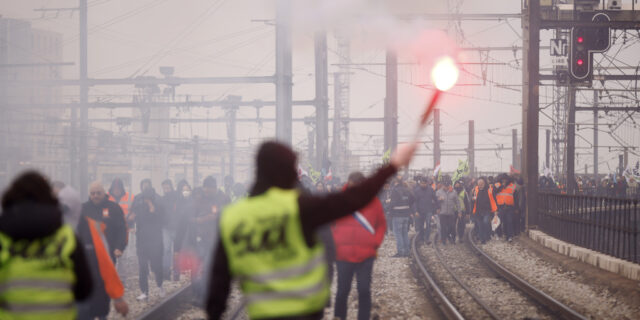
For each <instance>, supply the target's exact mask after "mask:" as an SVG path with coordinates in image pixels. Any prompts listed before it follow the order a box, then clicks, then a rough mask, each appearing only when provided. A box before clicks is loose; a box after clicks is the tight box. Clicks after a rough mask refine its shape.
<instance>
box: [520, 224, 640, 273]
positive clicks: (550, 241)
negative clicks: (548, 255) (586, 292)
mask: <svg viewBox="0 0 640 320" xmlns="http://www.w3.org/2000/svg"><path fill="white" fill-rule="evenodd" d="M529 238H531V239H532V240H533V241H535V242H537V243H539V244H541V245H542V246H544V247H547V248H549V249H551V250H553V251H555V252H558V253H560V254H563V255H566V256H569V257H572V258H574V259H577V260H579V261H582V262H584V263H588V264H590V265H593V266H596V267H598V268H600V269H603V270H606V271H609V272H613V273H617V274H619V275H621V276H623V277H626V278H629V279H631V280H640V264H636V263H632V262H629V261H624V260H622V259H618V258H615V257H612V256H609V255H606V254H602V253H599V252H596V251H593V250H590V249H586V248H582V247H578V246H576V245H572V244H570V243H567V242H564V241H562V240H559V239H556V238H554V237H551V236H549V235H547V234H546V233H544V232H542V231H540V230H529Z"/></svg>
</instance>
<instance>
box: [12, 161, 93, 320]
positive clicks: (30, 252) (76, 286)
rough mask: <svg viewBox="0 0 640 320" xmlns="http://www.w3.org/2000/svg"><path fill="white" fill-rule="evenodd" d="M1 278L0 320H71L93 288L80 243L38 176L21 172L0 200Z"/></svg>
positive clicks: (42, 178)
mask: <svg viewBox="0 0 640 320" xmlns="http://www.w3.org/2000/svg"><path fill="white" fill-rule="evenodd" d="M52 262H53V263H52ZM0 275H1V276H0V287H2V288H3V289H2V291H0V301H2V303H1V304H0V319H54V320H55V319H61V320H62V319H75V318H76V314H77V311H76V308H75V304H74V302H80V301H82V300H86V299H87V298H88V297H89V295H90V293H91V290H92V288H93V281H92V278H91V271H90V269H89V266H88V264H87V260H86V256H85V252H84V250H83V246H82V243H81V242H80V240H79V239H78V238H77V237H76V235H75V234H74V232H73V229H72V228H71V227H70V226H69V225H66V224H64V223H63V217H62V211H61V209H60V206H59V203H58V200H57V199H56V198H55V197H54V196H53V191H52V189H51V186H50V185H49V183H48V182H47V181H46V179H45V178H44V177H43V176H41V175H40V174H39V173H37V172H33V171H30V172H26V173H23V174H21V175H20V176H19V177H17V178H16V179H15V180H14V181H13V182H12V184H11V185H10V186H9V188H8V189H7V191H6V192H5V193H4V195H3V197H2V215H0Z"/></svg>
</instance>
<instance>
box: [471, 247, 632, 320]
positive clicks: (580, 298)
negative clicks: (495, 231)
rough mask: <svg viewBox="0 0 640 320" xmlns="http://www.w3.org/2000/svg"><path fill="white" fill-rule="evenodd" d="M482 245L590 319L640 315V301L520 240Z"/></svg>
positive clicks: (525, 276)
mask: <svg viewBox="0 0 640 320" xmlns="http://www.w3.org/2000/svg"><path fill="white" fill-rule="evenodd" d="M480 248H481V249H482V250H483V251H485V252H486V253H487V254H489V255H490V256H491V257H492V258H494V259H495V260H497V261H498V262H499V263H500V264H502V265H503V266H505V267H506V268H508V269H509V270H510V271H512V272H514V273H515V274H517V275H518V276H520V277H521V278H523V279H524V280H526V281H527V282H529V283H531V284H532V285H534V286H535V287H537V288H538V289H540V290H542V291H544V292H545V293H547V294H549V295H550V296H552V297H554V298H555V299H557V300H559V301H561V302H563V303H565V304H566V305H568V306H569V307H571V308H573V309H574V310H576V311H578V312H580V313H582V314H583V315H585V316H587V317H589V318H591V319H638V315H640V305H638V304H637V303H636V304H634V302H629V301H626V300H627V297H624V293H623V292H616V291H617V290H616V289H615V288H610V287H607V286H603V285H599V284H595V281H593V279H590V278H587V277H584V276H582V275H580V273H579V272H577V271H575V270H570V269H567V268H564V267H562V266H560V265H558V264H556V263H554V262H552V261H548V260H547V259H542V258H541V257H540V256H538V255H537V254H536V253H535V252H532V251H531V250H530V249H529V248H527V247H525V246H524V245H523V244H521V243H519V242H518V241H516V242H512V243H509V242H506V241H502V240H493V241H490V242H488V243H487V244H485V245H481V246H480ZM602 273H606V272H605V271H602ZM638 288H640V287H638Z"/></svg>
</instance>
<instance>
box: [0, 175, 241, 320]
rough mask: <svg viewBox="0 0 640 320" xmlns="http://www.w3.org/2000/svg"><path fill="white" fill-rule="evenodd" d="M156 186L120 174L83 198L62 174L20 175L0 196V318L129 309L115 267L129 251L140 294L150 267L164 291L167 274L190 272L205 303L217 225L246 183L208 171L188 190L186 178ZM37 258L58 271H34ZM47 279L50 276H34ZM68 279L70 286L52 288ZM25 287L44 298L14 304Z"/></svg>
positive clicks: (99, 314) (143, 296)
mask: <svg viewBox="0 0 640 320" xmlns="http://www.w3.org/2000/svg"><path fill="white" fill-rule="evenodd" d="M160 186H161V188H162V195H160V194H158V193H157V192H156V191H155V188H154V186H153V184H152V181H151V180H149V179H144V180H142V181H141V182H140V192H139V193H138V194H136V195H135V196H134V195H133V193H131V192H127V190H125V187H124V183H123V182H122V180H121V179H119V178H116V179H114V180H113V181H112V182H111V184H110V186H109V188H108V190H107V189H106V188H105V185H103V184H102V183H101V182H99V181H96V182H92V183H91V184H90V186H89V190H88V194H89V197H88V199H87V200H86V201H84V202H82V200H81V199H80V195H79V193H78V192H77V191H76V190H75V189H73V188H72V187H70V186H68V185H65V184H64V183H62V182H60V181H54V182H52V183H49V182H48V181H47V179H46V178H45V177H44V176H43V175H41V174H39V173H37V172H35V171H29V172H25V173H23V174H21V175H19V176H18V177H17V178H16V179H15V180H14V181H13V183H12V185H11V186H9V187H8V188H7V190H6V192H5V193H4V196H3V198H2V199H3V200H2V215H1V216H0V246H1V248H0V251H1V252H7V254H6V255H2V257H3V258H2V261H0V271H1V272H2V279H1V280H0V282H3V283H2V284H1V285H3V286H7V287H10V288H11V290H3V291H2V292H0V302H1V303H2V304H3V307H0V319H22V318H25V316H31V317H30V319H31V318H33V319H37V318H38V316H37V315H38V314H40V315H43V314H45V313H44V312H46V319H76V318H77V319H83V320H84V319H96V318H97V319H105V318H106V317H107V315H108V314H109V310H110V308H111V303H112V302H113V304H114V306H115V309H116V311H117V312H119V313H121V314H123V315H126V314H127V312H128V305H127V303H126V302H125V301H124V300H123V296H124V290H125V288H124V285H123V283H122V279H123V275H122V274H121V273H122V271H120V270H121V269H124V268H119V261H120V260H122V259H124V258H125V257H133V258H137V261H138V287H139V294H138V295H137V300H140V301H145V300H147V299H148V298H149V274H150V271H151V272H153V274H154V277H153V278H154V280H155V285H156V286H157V287H158V290H157V294H158V295H159V296H160V297H163V296H164V295H165V290H164V286H163V283H164V282H165V281H179V280H180V277H181V275H182V274H188V275H189V276H190V277H191V281H193V283H194V284H196V288H197V294H199V296H200V305H201V303H202V301H204V296H205V293H206V281H203V280H204V278H206V270H203V268H204V264H205V262H206V259H207V257H208V256H210V255H211V250H212V247H213V241H214V238H215V232H214V231H215V230H216V224H215V222H216V220H217V219H218V216H219V214H220V212H222V210H223V209H224V207H225V206H227V205H228V204H229V203H230V202H231V201H232V200H231V199H237V198H240V197H244V196H245V194H244V188H243V186H242V185H240V184H235V185H234V183H233V180H232V179H231V178H230V177H227V178H226V179H225V190H224V191H223V190H220V189H219V188H218V186H217V183H216V179H215V178H214V177H211V176H209V177H207V178H205V179H204V182H203V184H202V186H201V187H198V188H195V189H194V190H192V188H191V186H190V185H189V183H188V182H186V181H184V180H182V181H180V182H178V188H177V190H176V189H174V187H173V183H172V181H171V180H165V181H163V182H162V183H161V185H160ZM14 255H17V256H15V257H14ZM40 264H43V265H46V264H55V268H54V267H52V266H49V269H52V270H51V271H50V272H48V271H47V272H45V271H40V270H38V269H37V268H38V267H40V268H41V270H46V268H44V267H43V266H41V265H40ZM120 264H122V262H121V263H120ZM43 276H44V277H45V278H47V280H46V281H41V279H39V278H41V277H43ZM11 277H17V278H16V279H11ZM30 279H34V280H33V281H32V280H30ZM25 280H27V282H25ZM36 280H37V281H36ZM12 281H13V282H12ZM25 283H26V284H25ZM67 283H68V284H67ZM67 285H68V286H70V287H71V288H72V289H73V290H72V291H71V292H69V293H68V294H64V295H60V296H59V297H57V296H55V295H52V292H53V293H55V290H59V291H60V290H61V289H63V288H64V287H65V286H67ZM28 292H37V294H36V295H35V296H34V297H33V299H35V300H34V301H39V303H40V304H42V305H38V304H34V305H33V306H31V307H29V306H25V305H24V303H22V302H20V299H23V298H21V297H23V295H24V294H25V293H28ZM12 299H16V300H15V301H12ZM74 301H76V302H78V303H77V305H74V303H73V302H74ZM5 304H6V306H5ZM7 306H10V307H7ZM25 319H26V318H25Z"/></svg>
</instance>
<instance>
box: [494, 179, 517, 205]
mask: <svg viewBox="0 0 640 320" xmlns="http://www.w3.org/2000/svg"><path fill="white" fill-rule="evenodd" d="M515 191H516V185H515V184H513V183H511V184H509V185H508V186H506V187H504V188H502V190H500V193H498V195H496V202H497V203H498V205H499V206H502V205H507V206H513V205H514V204H515V201H514V200H513V193H514V192H515Z"/></svg>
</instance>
